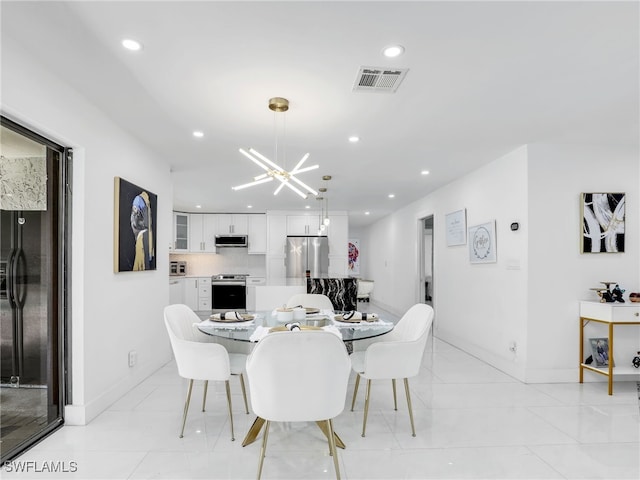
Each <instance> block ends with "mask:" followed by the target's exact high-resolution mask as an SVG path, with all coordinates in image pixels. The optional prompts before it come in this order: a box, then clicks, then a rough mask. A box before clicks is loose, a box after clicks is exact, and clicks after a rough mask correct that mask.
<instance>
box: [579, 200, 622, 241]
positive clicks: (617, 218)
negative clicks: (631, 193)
mask: <svg viewBox="0 0 640 480" xmlns="http://www.w3.org/2000/svg"><path fill="white" fill-rule="evenodd" d="M625 197H626V196H625V194H624V193H582V194H581V211H582V238H581V241H580V247H581V250H580V251H581V253H621V252H624V244H625V225H624V223H625V218H624V210H625V203H626V202H625Z"/></svg>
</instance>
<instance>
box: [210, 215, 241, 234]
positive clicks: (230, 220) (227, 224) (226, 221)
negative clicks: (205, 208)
mask: <svg viewBox="0 0 640 480" xmlns="http://www.w3.org/2000/svg"><path fill="white" fill-rule="evenodd" d="M247 217H248V215H245V214H238V213H218V214H216V219H217V222H218V227H217V234H218V235H248V233H249V219H248V218H247Z"/></svg>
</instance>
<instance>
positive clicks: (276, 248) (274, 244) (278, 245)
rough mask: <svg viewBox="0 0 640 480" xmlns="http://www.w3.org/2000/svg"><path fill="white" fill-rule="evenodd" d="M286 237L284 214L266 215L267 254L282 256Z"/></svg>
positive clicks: (285, 218)
mask: <svg viewBox="0 0 640 480" xmlns="http://www.w3.org/2000/svg"><path fill="white" fill-rule="evenodd" d="M286 238H287V217H286V215H267V254H268V255H276V256H279V257H282V258H284V247H285V240H286Z"/></svg>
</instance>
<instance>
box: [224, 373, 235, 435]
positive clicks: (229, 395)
mask: <svg viewBox="0 0 640 480" xmlns="http://www.w3.org/2000/svg"><path fill="white" fill-rule="evenodd" d="M224 384H225V386H226V387H227V404H228V405H229V423H230V424H231V441H232V442H233V441H234V440H235V435H234V434H233V412H232V410H231V387H230V386H229V380H225V381H224Z"/></svg>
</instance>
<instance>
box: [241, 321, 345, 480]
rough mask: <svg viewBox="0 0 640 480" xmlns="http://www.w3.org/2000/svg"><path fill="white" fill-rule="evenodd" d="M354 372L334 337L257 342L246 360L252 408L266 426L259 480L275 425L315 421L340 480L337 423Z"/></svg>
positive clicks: (299, 334) (315, 334) (314, 334)
mask: <svg viewBox="0 0 640 480" xmlns="http://www.w3.org/2000/svg"><path fill="white" fill-rule="evenodd" d="M289 367H295V368H293V369H292V368H289ZM298 367H300V368H298ZM350 368H351V362H350V360H349V356H348V354H347V350H346V348H345V346H344V344H343V342H342V341H341V340H340V339H339V338H338V337H337V336H336V335H334V334H333V333H331V332H325V331H321V330H320V331H318V330H302V331H293V332H289V331H286V332H273V333H270V334H269V335H267V336H266V337H264V338H263V339H262V340H260V341H259V342H258V344H257V345H256V346H255V348H254V349H253V352H251V354H250V355H249V358H248V359H247V376H248V379H249V391H250V395H251V405H252V407H253V411H254V412H255V414H256V415H257V416H258V417H260V418H262V419H264V420H265V421H266V424H265V426H264V428H265V430H264V436H263V439H262V447H261V449H260V460H259V465H258V479H259V478H260V476H261V474H262V466H263V464H264V456H265V452H266V449H267V439H268V436H269V427H270V423H271V422H311V421H313V422H318V423H319V424H323V426H324V427H325V429H326V430H327V431H328V432H327V437H328V441H329V452H330V454H331V455H332V456H333V463H334V467H335V470H336V478H340V468H339V467H338V455H337V452H336V442H335V437H334V431H333V421H332V419H333V418H335V417H336V416H338V415H339V414H340V413H341V412H342V411H343V410H344V402H345V398H346V395H347V384H348V381H349V372H350Z"/></svg>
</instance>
